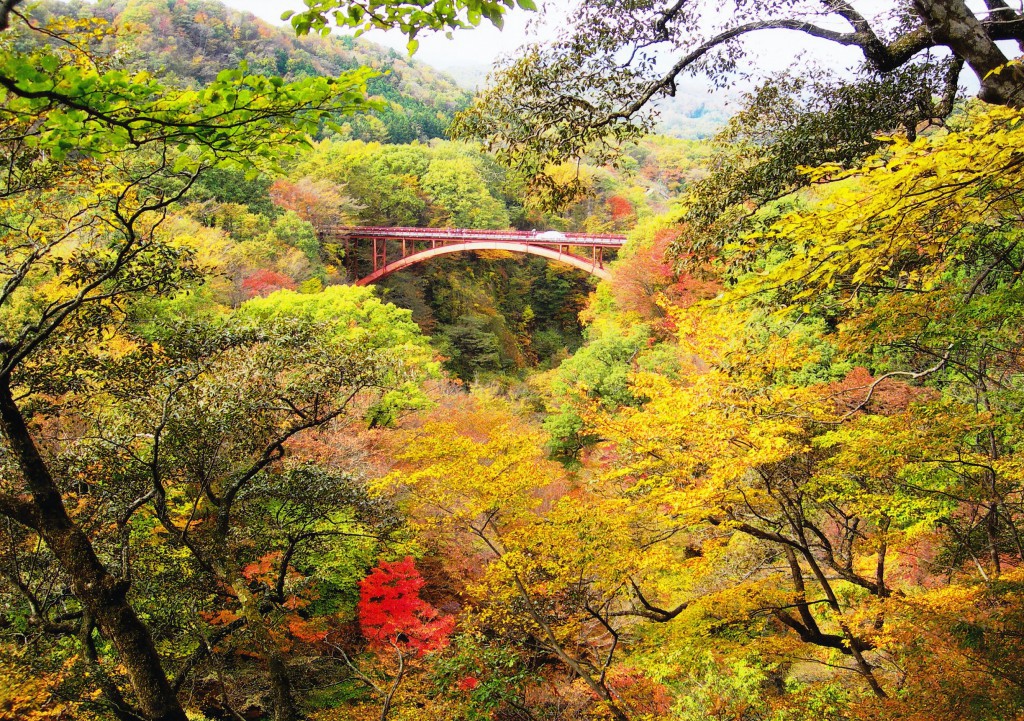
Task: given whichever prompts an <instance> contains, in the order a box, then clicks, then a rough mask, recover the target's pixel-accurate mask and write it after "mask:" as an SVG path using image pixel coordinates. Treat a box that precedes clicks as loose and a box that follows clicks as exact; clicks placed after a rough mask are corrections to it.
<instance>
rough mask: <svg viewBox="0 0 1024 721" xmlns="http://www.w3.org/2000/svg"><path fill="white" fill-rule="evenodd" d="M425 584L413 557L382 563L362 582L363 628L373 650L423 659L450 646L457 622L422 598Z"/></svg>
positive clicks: (360, 586)
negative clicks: (394, 650)
mask: <svg viewBox="0 0 1024 721" xmlns="http://www.w3.org/2000/svg"><path fill="white" fill-rule="evenodd" d="M423 583H424V581H423V577H422V576H420V573H419V571H417V570H416V564H415V562H414V561H413V559H412V557H411V556H406V557H405V558H404V559H403V560H401V561H394V562H389V561H381V562H380V563H378V564H377V566H376V567H375V568H374V569H373V570H372V571H370V575H368V576H367V577H366V578H364V579H363V580H362V581H360V582H359V606H358V611H359V627H360V628H361V629H362V632H363V636H365V637H366V639H367V640H368V641H369V642H370V644H371V645H372V646H376V647H378V648H386V647H388V646H390V645H394V646H396V647H397V648H399V649H402V650H403V651H405V650H408V651H410V652H411V653H413V654H415V655H416V656H423V655H424V654H426V653H429V652H430V651H436V650H438V649H440V648H444V647H445V646H447V645H448V638H449V636H451V634H452V631H453V630H454V629H455V619H454V618H452V617H451V616H442V615H441V614H440V612H439V611H438V610H437V609H436V608H434V607H433V606H432V605H430V604H429V603H427V602H426V601H424V600H423V599H422V598H420V589H421V588H423Z"/></svg>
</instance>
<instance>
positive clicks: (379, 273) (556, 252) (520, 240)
mask: <svg viewBox="0 0 1024 721" xmlns="http://www.w3.org/2000/svg"><path fill="white" fill-rule="evenodd" d="M326 235H329V236H331V237H333V238H335V239H337V240H340V241H342V242H343V243H344V244H345V249H346V254H347V255H348V256H349V257H354V256H353V255H351V250H352V249H353V246H354V245H355V244H356V243H365V244H367V245H371V246H372V259H373V270H372V271H371V272H370V273H369V274H368V275H364V276H362V277H360V278H358V280H356V285H368V284H370V283H373V282H374V281H377V280H380V279H381V278H383V277H385V276H387V275H391V274H392V273H394V272H396V271H399V270H402V269H403V268H408V267H409V266H411V265H415V264H416V263H422V262H423V261H425V260H429V259H430V258H435V257H437V256H439V255H446V254H448V253H461V252H465V251H470V250H504V251H510V252H512V253H528V254H530V255H539V256H541V257H543V258H548V259H550V260H557V261H559V262H561V263H566V264H567V265H571V266H573V267H574V268H579V269H580V270H583V271H586V272H587V273H590V274H592V275H596V276H597V277H599V278H608V271H606V270H605V269H604V251H605V250H609V249H610V250H618V249H619V248H621V247H622V245H623V244H624V243H625V242H626V238H625V236H622V235H596V234H591V233H559V232H557V231H550V230H549V231H545V232H540V233H538V232H537V231H535V230H466V229H462V228H374V227H369V228H359V227H354V226H339V227H336V228H331V229H330V230H329V231H328V232H327V233H326ZM389 243H390V244H391V247H392V251H391V257H390V258H389V257H388V244H389ZM399 247H400V250H399ZM570 249H572V250H574V251H575V249H583V250H584V251H586V250H589V251H590V252H589V253H588V255H589V256H590V257H589V258H588V257H585V256H584V255H580V254H579V252H578V251H576V252H571V251H570ZM396 254H397V257H396Z"/></svg>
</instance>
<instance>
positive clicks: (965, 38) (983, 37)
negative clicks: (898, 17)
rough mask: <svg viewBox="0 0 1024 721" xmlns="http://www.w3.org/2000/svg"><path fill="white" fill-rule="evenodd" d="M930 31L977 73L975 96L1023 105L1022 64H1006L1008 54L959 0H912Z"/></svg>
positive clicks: (1017, 106)
mask: <svg viewBox="0 0 1024 721" xmlns="http://www.w3.org/2000/svg"><path fill="white" fill-rule="evenodd" d="M914 7H915V8H916V9H917V12H918V13H919V14H920V16H921V17H922V18H923V19H924V21H925V23H926V24H927V26H928V29H929V31H931V34H932V39H933V40H934V41H935V42H936V43H938V44H941V45H946V46H947V47H949V48H950V49H951V50H952V51H953V52H954V53H956V54H957V55H958V56H959V57H961V58H963V60H964V62H966V63H967V65H968V66H970V68H971V70H973V71H974V72H975V74H976V75H977V76H978V81H979V82H980V83H981V90H980V92H979V93H978V97H979V98H981V99H982V100H984V101H985V102H987V103H993V104H995V105H1008V106H1010V107H1013V108H1020V107H1024V68H1022V67H1020V66H1018V65H1012V66H1007V62H1008V58H1007V57H1006V55H1005V54H1004V53H1003V51H1002V50H1000V49H999V46H997V45H996V43H995V41H994V40H993V39H992V38H991V37H990V36H989V34H988V32H987V31H986V29H985V27H984V26H983V25H982V24H981V22H980V21H979V20H978V18H977V17H975V15H974V13H973V12H971V10H970V9H969V8H968V7H967V4H966V3H965V2H963V0H914Z"/></svg>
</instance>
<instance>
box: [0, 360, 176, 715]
mask: <svg viewBox="0 0 1024 721" xmlns="http://www.w3.org/2000/svg"><path fill="white" fill-rule="evenodd" d="M0 432H2V433H3V435H4V438H5V439H6V441H7V443H8V445H9V447H10V450H11V452H12V454H13V455H14V457H15V458H16V459H17V462H18V465H19V469H20V471H21V473H22V476H23V477H24V480H25V484H26V486H27V487H28V490H29V494H30V495H31V498H32V505H33V507H34V513H33V514H32V515H33V519H32V520H33V527H34V530H36V531H37V532H38V533H39V535H40V536H42V538H43V541H44V542H45V543H46V545H47V547H48V548H49V549H50V551H51V552H52V553H53V555H54V556H55V557H56V559H57V561H58V562H59V563H60V564H61V566H62V567H63V568H64V570H65V571H66V572H67V574H68V576H69V577H70V578H71V588H72V591H73V592H74V594H75V596H76V597H77V598H78V600H79V601H80V602H81V603H82V605H83V606H84V607H85V609H86V613H87V614H88V616H89V617H90V618H92V620H93V622H94V623H95V624H96V627H97V628H99V630H100V632H101V633H102V634H103V635H104V636H105V637H106V638H107V639H109V640H110V641H111V643H113V644H114V647H115V648H116V649H117V654H118V658H119V659H120V661H121V663H122V664H123V665H124V668H125V670H126V671H127V673H128V677H129V678H130V679H131V683H132V687H133V688H134V690H135V696H136V699H137V701H138V705H139V709H140V710H141V711H142V713H144V714H145V716H146V718H147V719H149V720H150V721H185V711H184V710H183V709H182V707H181V704H180V703H179V701H178V698H177V696H176V695H175V694H174V692H173V691H172V690H171V685H170V683H168V681H167V676H166V675H165V674H164V670H163V667H162V665H161V663H160V657H159V656H158V655H157V652H156V647H155V646H154V644H153V638H152V636H150V634H149V629H148V628H146V626H145V624H143V623H142V621H141V620H140V619H139V617H138V615H137V614H136V613H135V611H134V609H133V608H132V607H131V605H130V604H129V603H128V599H127V596H126V594H127V591H128V589H127V587H126V584H124V583H123V582H121V581H119V580H118V579H117V578H115V577H114V576H113V575H112V574H111V573H110V572H109V571H108V570H107V568H106V567H105V566H104V565H103V563H102V562H101V561H100V559H99V558H98V557H97V556H96V552H95V551H94V550H93V547H92V543H91V542H90V541H89V538H88V536H86V535H85V533H84V532H83V531H82V529H81V528H79V527H78V526H77V525H75V523H74V522H73V521H72V520H71V518H70V517H69V516H68V513H67V509H66V508H65V507H64V500H63V499H62V498H61V495H60V490H59V489H58V488H57V484H56V483H55V482H54V480H53V477H52V476H51V475H50V471H49V469H48V468H47V466H46V463H45V462H44V461H43V458H42V456H41V455H40V453H39V449H38V448H37V447H36V445H35V442H34V441H33V439H32V435H31V433H30V432H29V430H28V426H27V425H26V423H25V419H24V418H23V416H22V415H21V410H20V409H19V408H18V406H17V404H16V403H15V401H14V398H13V396H12V394H11V389H10V381H9V379H0Z"/></svg>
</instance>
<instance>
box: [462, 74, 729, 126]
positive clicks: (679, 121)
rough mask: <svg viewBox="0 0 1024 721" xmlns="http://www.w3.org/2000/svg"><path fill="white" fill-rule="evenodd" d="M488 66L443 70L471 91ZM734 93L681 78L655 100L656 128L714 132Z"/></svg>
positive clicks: (725, 116)
mask: <svg viewBox="0 0 1024 721" xmlns="http://www.w3.org/2000/svg"><path fill="white" fill-rule="evenodd" d="M490 71H491V68H490V66H488V65H482V64H466V65H456V66H452V67H448V68H445V73H446V74H447V75H448V76H449V77H451V78H452V79H453V80H455V82H457V83H458V84H459V85H460V86H461V87H463V88H464V89H466V90H468V91H470V92H476V91H477V90H479V89H481V88H483V87H485V86H486V85H487V75H488V73H490ZM735 99H736V95H735V94H734V93H730V92H728V91H713V90H709V88H708V86H707V84H705V83H701V82H700V81H698V80H696V79H694V80H691V81H689V82H686V81H681V82H680V83H679V90H678V93H677V95H676V97H674V98H664V99H662V100H660V101H658V103H657V105H656V107H657V109H658V124H657V127H656V131H657V132H658V133H659V134H661V135H668V136H670V137H674V138H682V139H684V140H699V139H701V138H707V137H710V136H712V135H714V134H715V133H716V132H718V130H719V129H720V128H721V127H722V126H723V125H724V124H725V123H726V121H727V120H728V119H729V117H730V116H731V115H732V113H733V109H732V106H731V102H734V101H735Z"/></svg>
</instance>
